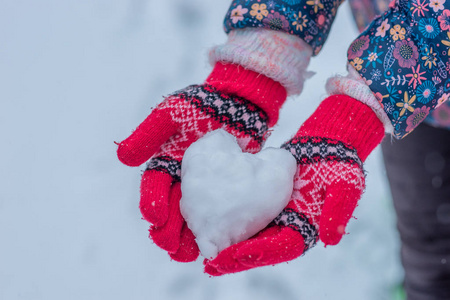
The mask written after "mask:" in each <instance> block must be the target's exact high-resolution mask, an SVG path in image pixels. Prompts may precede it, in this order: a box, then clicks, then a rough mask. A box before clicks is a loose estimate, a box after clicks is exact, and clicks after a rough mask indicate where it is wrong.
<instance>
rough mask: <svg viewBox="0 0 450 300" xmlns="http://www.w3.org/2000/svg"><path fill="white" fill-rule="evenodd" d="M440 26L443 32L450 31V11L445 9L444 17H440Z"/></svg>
mask: <svg viewBox="0 0 450 300" xmlns="http://www.w3.org/2000/svg"><path fill="white" fill-rule="evenodd" d="M438 21H439V25H440V26H441V29H442V30H449V29H450V10H448V9H445V10H444V11H443V12H442V15H440V16H439V17H438Z"/></svg>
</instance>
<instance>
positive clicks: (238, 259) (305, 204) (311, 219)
mask: <svg viewBox="0 0 450 300" xmlns="http://www.w3.org/2000/svg"><path fill="white" fill-rule="evenodd" d="M383 137H384V128H383V124H382V123H381V122H380V120H379V119H378V118H377V116H376V115H375V113H374V112H373V111H372V109H371V108H369V107H368V106H367V105H365V104H363V103H361V102H360V101H357V100H355V99H353V98H351V97H349V96H345V95H335V96H330V97H328V98H327V99H325V100H324V101H323V102H322V103H321V105H320V106H319V107H318V109H317V110H316V111H315V112H314V113H313V115H312V116H311V117H310V118H309V119H308V120H306V122H305V123H304V124H303V125H302V126H301V127H300V129H299V131H298V132H297V134H296V135H295V137H294V138H293V139H291V140H290V141H289V142H287V143H286V144H284V145H283V146H282V148H284V149H286V150H288V151H290V152H291V153H292V155H293V156H294V157H295V158H296V160H297V165H298V168H297V174H296V176H295V179H294V191H293V193H292V198H291V201H290V202H289V203H288V205H287V207H286V208H285V209H284V210H283V211H282V212H281V214H280V215H279V216H278V217H277V218H276V219H275V220H274V221H273V222H272V224H270V225H269V226H268V227H267V228H266V229H264V230H262V231H261V232H260V233H258V234H257V235H256V236H254V237H252V238H250V239H248V240H246V241H243V242H240V243H238V244H236V245H233V246H231V247H229V248H227V249H225V250H223V251H222V252H221V253H219V255H218V256H217V257H216V258H215V259H214V260H211V261H208V260H205V272H206V273H208V274H210V275H213V276H220V275H223V274H227V273H235V272H240V271H244V270H248V269H251V268H255V267H261V266H267V265H274V264H278V263H281V262H286V261H289V260H292V259H295V258H297V257H299V256H300V255H302V254H303V253H305V251H307V250H308V249H309V248H311V247H313V246H314V245H315V244H316V242H317V241H318V239H319V238H320V239H321V241H322V242H323V243H324V244H325V245H336V244H337V243H339V241H340V240H341V238H342V236H343V235H344V234H345V227H346V226H347V223H348V221H349V220H350V218H351V216H352V214H353V211H354V209H355V208H356V205H357V202H358V200H359V199H360V198H361V195H362V193H363V190H364V187H365V183H364V182H365V180H364V171H363V168H362V163H363V162H364V161H365V159H366V158H367V156H368V155H369V154H370V152H372V150H373V149H374V148H375V147H376V146H377V145H378V144H379V143H380V142H381V140H382V139H383Z"/></svg>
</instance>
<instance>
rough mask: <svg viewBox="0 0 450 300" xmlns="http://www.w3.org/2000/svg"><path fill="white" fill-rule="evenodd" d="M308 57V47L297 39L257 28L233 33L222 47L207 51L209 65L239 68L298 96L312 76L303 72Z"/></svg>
mask: <svg viewBox="0 0 450 300" xmlns="http://www.w3.org/2000/svg"><path fill="white" fill-rule="evenodd" d="M311 56H312V48H311V46H309V45H308V44H307V43H305V42H304V41H303V40H302V39H300V38H299V37H297V36H294V35H291V34H288V33H285V32H280V31H275V30H270V29H257V28H246V29H236V30H233V31H231V32H230V33H229V34H228V40H227V42H226V43H225V44H222V45H218V46H215V47H214V48H212V49H211V50H210V52H209V60H210V63H211V65H215V63H216V62H228V63H233V64H238V65H241V66H243V67H244V68H245V69H248V70H252V71H255V72H257V73H260V74H263V75H265V76H267V77H269V78H272V79H273V80H275V81H277V82H279V83H281V85H282V86H283V87H284V88H285V89H286V91H287V93H288V95H297V94H300V93H301V91H302V89H303V84H304V82H305V80H306V79H308V78H310V77H311V76H312V75H313V74H314V73H313V72H309V71H306V69H307V68H308V65H309V61H310V59H311Z"/></svg>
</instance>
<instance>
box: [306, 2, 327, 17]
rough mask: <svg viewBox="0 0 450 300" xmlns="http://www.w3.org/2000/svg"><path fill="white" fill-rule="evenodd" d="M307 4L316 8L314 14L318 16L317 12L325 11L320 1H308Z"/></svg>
mask: <svg viewBox="0 0 450 300" xmlns="http://www.w3.org/2000/svg"><path fill="white" fill-rule="evenodd" d="M306 4H308V5H311V6H314V12H315V13H316V14H317V11H318V10H319V8H320V9H323V4H322V3H320V0H309V1H306Z"/></svg>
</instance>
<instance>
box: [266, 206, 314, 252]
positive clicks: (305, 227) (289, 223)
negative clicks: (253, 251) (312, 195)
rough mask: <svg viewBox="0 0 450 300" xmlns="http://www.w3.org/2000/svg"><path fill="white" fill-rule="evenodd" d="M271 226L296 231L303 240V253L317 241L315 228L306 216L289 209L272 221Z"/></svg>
mask: <svg viewBox="0 0 450 300" xmlns="http://www.w3.org/2000/svg"><path fill="white" fill-rule="evenodd" d="M272 224H275V225H282V226H286V227H289V228H291V229H293V230H295V231H298V232H299V233H300V234H301V235H302V237H303V239H304V243H305V249H304V252H306V251H307V250H308V249H311V248H312V247H314V246H315V245H316V244H317V241H318V240H319V234H318V232H317V229H316V227H315V226H314V225H312V224H311V223H310V222H309V220H308V218H307V217H306V215H305V214H302V213H298V212H296V211H295V210H293V209H291V208H285V209H284V210H283V211H282V212H281V213H280V214H279V215H278V217H276V218H275V219H274V220H273V222H272ZM304 252H303V253H304Z"/></svg>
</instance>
